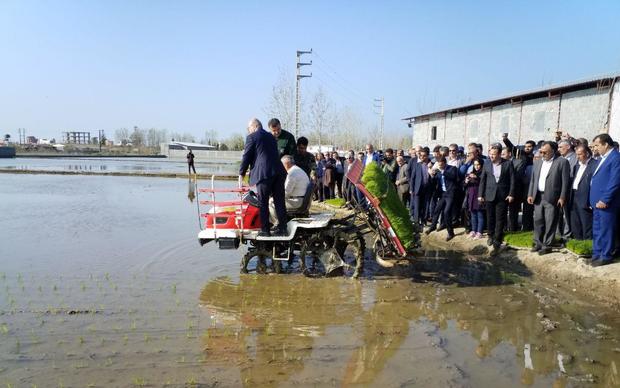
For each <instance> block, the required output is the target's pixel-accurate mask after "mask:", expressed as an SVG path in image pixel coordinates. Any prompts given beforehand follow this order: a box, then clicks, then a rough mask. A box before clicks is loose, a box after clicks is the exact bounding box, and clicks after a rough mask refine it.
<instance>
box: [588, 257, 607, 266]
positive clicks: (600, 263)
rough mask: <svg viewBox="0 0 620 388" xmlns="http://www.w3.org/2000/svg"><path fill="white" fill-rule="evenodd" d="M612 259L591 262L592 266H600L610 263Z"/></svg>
mask: <svg viewBox="0 0 620 388" xmlns="http://www.w3.org/2000/svg"><path fill="white" fill-rule="evenodd" d="M610 263H611V260H601V259H599V260H592V264H590V265H591V266H592V267H600V266H601V265H607V264H610Z"/></svg>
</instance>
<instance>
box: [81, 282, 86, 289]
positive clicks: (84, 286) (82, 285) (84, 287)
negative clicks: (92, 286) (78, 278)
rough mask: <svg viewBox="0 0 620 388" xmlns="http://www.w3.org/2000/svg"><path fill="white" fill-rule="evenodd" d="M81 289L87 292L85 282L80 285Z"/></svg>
mask: <svg viewBox="0 0 620 388" xmlns="http://www.w3.org/2000/svg"><path fill="white" fill-rule="evenodd" d="M80 289H81V290H82V291H86V284H84V282H82V283H80Z"/></svg>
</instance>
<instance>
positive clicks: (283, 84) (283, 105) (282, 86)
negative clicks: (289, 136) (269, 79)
mask: <svg viewBox="0 0 620 388" xmlns="http://www.w3.org/2000/svg"><path fill="white" fill-rule="evenodd" d="M294 78H295V77H294V76H292V75H290V74H289V73H288V72H287V71H286V70H284V69H280V76H279V78H278V81H277V83H276V84H275V85H274V86H273V88H272V90H271V99H270V100H269V105H268V106H267V107H266V108H265V109H264V111H265V113H266V114H267V115H268V116H269V118H272V117H276V118H278V119H279V120H280V124H282V128H284V129H287V130H293V129H294V128H293V127H294V126H295V83H294V82H293V81H294Z"/></svg>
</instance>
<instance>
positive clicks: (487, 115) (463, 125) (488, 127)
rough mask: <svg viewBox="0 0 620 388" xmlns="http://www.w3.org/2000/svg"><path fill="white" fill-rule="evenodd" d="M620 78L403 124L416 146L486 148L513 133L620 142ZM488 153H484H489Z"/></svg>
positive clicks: (534, 137) (517, 137) (497, 101)
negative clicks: (608, 138) (606, 138)
mask: <svg viewBox="0 0 620 388" xmlns="http://www.w3.org/2000/svg"><path fill="white" fill-rule="evenodd" d="M619 81H620V74H613V75H608V76H601V77H596V78H591V79H587V80H582V81H577V82H572V83H568V84H563V85H557V86H550V87H546V88H541V89H537V90H531V91H527V92H522V93H518V94H514V95H511V96H506V97H501V98H496V99H492V100H488V101H483V102H478V103H474V104H468V105H464V106H459V107H453V108H449V109H444V110H440V111H436V112H432V113H426V114H422V115H419V116H413V117H406V118H404V119H403V120H405V121H407V122H408V125H409V127H410V128H412V130H413V134H412V136H413V144H423V145H429V146H434V145H437V144H442V145H447V144H450V143H458V144H467V143H470V142H475V143H481V144H483V145H484V146H485V147H486V148H488V146H489V144H491V143H495V142H497V141H499V140H500V139H501V134H502V133H508V134H509V136H510V138H511V139H512V140H513V142H515V141H516V142H518V143H516V144H523V143H524V142H525V141H527V140H530V139H531V140H535V141H538V140H543V139H544V140H552V139H554V137H555V133H556V131H558V130H561V131H564V132H568V133H569V134H570V135H572V136H573V137H585V138H586V139H588V140H591V139H592V138H593V137H594V136H596V135H597V134H599V133H609V135H611V137H612V138H613V139H614V140H620V82H619ZM486 148H485V149H486Z"/></svg>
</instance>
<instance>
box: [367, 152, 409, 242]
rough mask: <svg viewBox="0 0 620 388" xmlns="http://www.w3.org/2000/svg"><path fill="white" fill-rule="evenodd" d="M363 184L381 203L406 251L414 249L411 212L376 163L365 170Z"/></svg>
mask: <svg viewBox="0 0 620 388" xmlns="http://www.w3.org/2000/svg"><path fill="white" fill-rule="evenodd" d="M362 183H364V186H366V189H368V191H369V192H370V193H371V194H372V195H374V196H375V197H377V198H378V199H379V201H381V203H380V205H379V207H380V208H381V210H383V212H384V213H385V216H386V217H387V219H388V220H389V221H390V224H391V225H392V228H393V229H394V232H395V233H396V235H397V236H398V239H399V240H400V242H401V243H402V244H403V246H404V247H405V249H408V248H411V247H413V244H414V238H413V233H414V229H413V224H412V223H411V219H410V216H409V210H408V209H407V208H406V207H405V205H404V204H403V202H402V201H401V200H400V198H398V193H397V192H396V187H395V186H394V184H393V183H392V182H391V181H390V180H389V179H388V177H387V175H386V174H385V173H384V172H383V170H381V167H379V165H378V164H376V163H370V164H369V165H368V166H366V168H365V169H364V174H363V175H362Z"/></svg>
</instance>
